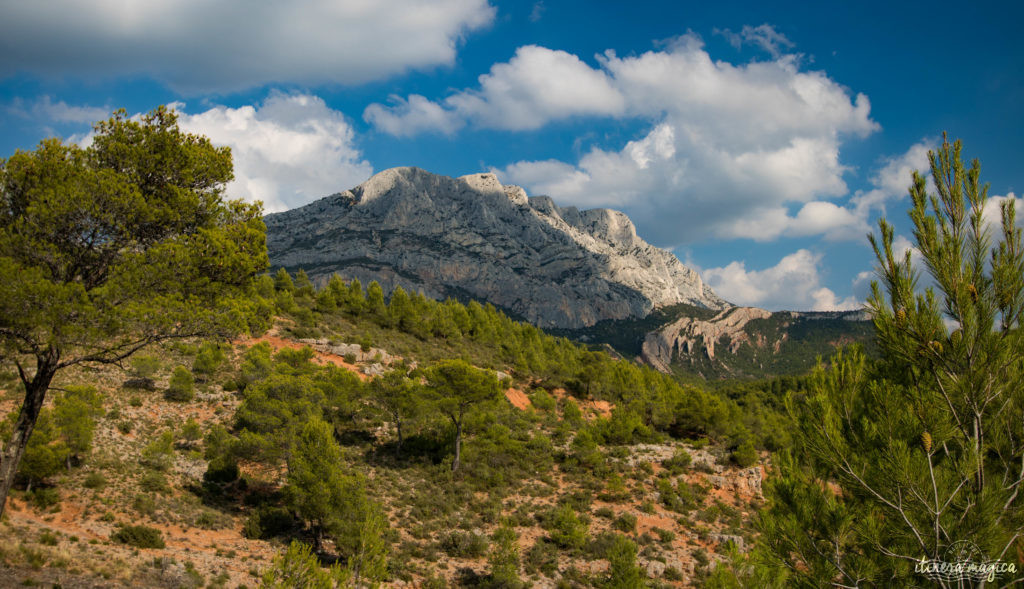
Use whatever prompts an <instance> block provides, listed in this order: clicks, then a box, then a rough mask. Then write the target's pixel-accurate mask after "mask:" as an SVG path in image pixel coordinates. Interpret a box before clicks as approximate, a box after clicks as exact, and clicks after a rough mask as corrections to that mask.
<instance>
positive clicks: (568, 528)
mask: <svg viewBox="0 0 1024 589" xmlns="http://www.w3.org/2000/svg"><path fill="white" fill-rule="evenodd" d="M587 528H588V526H587V524H586V523H584V522H583V521H580V518H579V517H578V516H577V515H576V512H575V511H573V509H572V507H570V506H569V505H562V506H561V507H559V508H557V509H555V511H554V513H553V514H552V515H551V518H550V521H549V522H548V533H549V535H550V538H551V541H552V542H554V543H555V544H557V545H558V546H561V547H562V548H582V547H583V545H584V544H586V542H587Z"/></svg>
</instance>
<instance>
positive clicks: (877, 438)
mask: <svg viewBox="0 0 1024 589" xmlns="http://www.w3.org/2000/svg"><path fill="white" fill-rule="evenodd" d="M960 154H961V147H960V143H959V142H956V143H954V144H952V145H951V144H950V143H949V142H948V141H945V139H944V141H943V144H942V146H941V148H940V149H939V150H938V151H937V152H929V161H930V164H931V176H932V179H933V180H934V184H935V187H936V190H937V194H929V193H928V191H927V186H928V185H927V182H926V180H925V178H924V176H922V175H921V174H918V173H916V172H915V173H914V177H913V184H912V186H911V188H910V195H911V198H912V201H913V209H912V210H911V211H910V218H911V220H912V222H913V225H914V237H915V239H916V242H917V249H918V251H919V252H920V255H921V259H922V261H923V263H924V267H925V269H926V270H927V273H928V276H929V278H930V279H931V281H932V282H933V285H932V286H929V287H928V288H926V289H924V292H919V290H918V286H919V277H920V274H919V272H918V269H917V268H916V267H915V263H914V259H913V255H912V253H911V252H909V251H908V252H906V253H905V254H904V255H903V256H898V255H897V252H895V251H894V249H893V244H894V241H895V238H894V234H895V231H894V229H893V227H892V226H891V225H889V224H888V223H887V222H886V221H885V220H882V221H880V222H879V226H880V234H881V235H880V237H876V236H871V243H872V245H873V246H874V249H875V253H876V256H877V258H878V263H879V267H878V274H879V276H880V278H881V284H879V283H877V282H876V283H874V284H873V285H872V295H871V297H870V299H869V301H868V306H869V308H870V310H871V312H872V314H873V315H874V323H875V329H876V332H877V340H878V344H879V348H880V350H881V353H882V358H881V361H880V362H878V363H877V365H872V364H870V363H868V362H867V360H866V358H865V357H864V355H863V353H861V352H860V351H858V350H852V351H848V352H846V353H843V354H840V355H838V356H836V357H835V358H833V359H832V361H831V365H830V366H828V367H819V368H818V369H817V370H816V371H815V373H814V374H813V376H812V378H811V379H810V381H809V386H808V390H807V391H806V393H805V395H801V396H800V397H792V401H791V403H790V410H791V413H792V415H793V418H794V425H795V426H796V428H797V435H796V444H797V448H798V449H799V450H800V456H801V459H800V460H797V459H796V458H794V457H793V456H796V454H794V455H793V456H790V455H782V456H780V457H779V459H778V460H777V463H778V472H779V476H778V477H774V478H773V479H771V480H770V481H769V484H768V486H767V492H766V495H767V496H768V497H769V499H770V503H769V509H768V510H767V512H766V513H765V514H764V517H763V518H762V521H761V528H762V531H763V538H764V540H765V544H766V546H768V547H769V548H770V550H771V554H772V556H773V559H774V563H775V564H776V565H777V566H778V565H781V567H784V568H785V569H786V570H788V572H789V575H790V583H791V584H792V585H794V586H797V585H799V586H806V587H812V586H822V585H827V584H841V585H845V586H876V585H882V584H885V585H893V586H897V585H898V586H910V585H916V584H920V583H924V582H927V578H926V577H925V576H923V575H922V574H921V573H919V572H917V571H915V567H916V566H917V564H918V563H919V562H920V561H921V560H922V559H927V560H942V559H943V558H947V557H948V554H947V551H949V550H950V549H951V547H952V546H953V545H955V544H956V543H958V542H968V543H971V544H973V545H974V546H976V547H977V548H978V550H979V551H980V554H981V555H982V557H983V558H985V559H988V560H992V561H996V560H1002V561H1012V560H1014V559H1016V558H1017V556H1016V555H1017V551H1019V550H1020V547H1021V545H1020V538H1021V537H1022V536H1024V493H1021V492H1020V491H1021V487H1024V430H1022V429H1021V423H1024V345H1022V344H1024V342H1022V341H1021V330H1020V321H1021V316H1022V312H1024V249H1022V247H1021V230H1020V228H1018V227H1016V221H1015V211H1014V208H1013V204H1012V202H1010V201H1007V202H1006V203H1004V204H1003V205H1002V207H1001V211H1000V213H1001V215H1000V217H1001V227H1000V228H998V230H997V231H996V234H995V235H993V232H992V228H991V227H989V225H988V223H987V222H986V215H985V212H986V203H987V186H983V185H982V184H981V182H980V180H979V175H980V165H979V164H978V162H977V160H975V161H974V162H973V163H972V165H971V166H970V167H967V166H965V165H964V163H963V161H962V160H961V155H960ZM883 289H884V293H883ZM933 580H934V581H935V582H937V583H938V584H939V585H940V586H958V585H959V584H960V583H961V582H962V581H963V580H962V579H953V580H950V579H948V578H946V579H941V578H938V579H933ZM1003 580H1006V579H1003ZM967 582H971V581H969V580H968V581H967Z"/></svg>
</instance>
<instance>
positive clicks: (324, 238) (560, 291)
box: [266, 168, 730, 328]
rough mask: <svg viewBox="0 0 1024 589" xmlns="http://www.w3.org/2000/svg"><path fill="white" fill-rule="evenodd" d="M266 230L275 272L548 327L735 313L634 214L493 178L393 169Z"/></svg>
mask: <svg viewBox="0 0 1024 589" xmlns="http://www.w3.org/2000/svg"><path fill="white" fill-rule="evenodd" d="M266 223H267V247H268V250H269V252H270V260H271V264H272V265H273V266H275V267H277V266H284V267H285V268H288V269H289V270H293V271H294V270H297V269H298V268H303V269H305V270H306V272H307V273H308V274H309V275H310V277H311V278H313V280H314V281H324V280H326V279H327V277H329V276H330V275H331V274H332V273H335V272H337V273H338V274H339V275H340V276H341V277H342V278H344V279H352V278H358V279H359V280H360V281H361V282H363V284H364V285H365V284H367V283H368V282H369V281H371V280H376V281H377V282H379V283H380V284H381V286H382V287H383V288H384V290H385V291H387V292H390V291H391V290H393V289H394V287H395V286H398V285H401V286H402V287H403V288H405V289H406V290H409V291H422V292H423V293H424V294H425V295H427V296H429V297H432V298H438V299H440V298H444V297H447V296H454V297H457V298H467V297H468V298H475V299H480V300H486V301H488V302H491V303H493V304H495V305H497V306H499V307H501V308H504V309H506V310H509V311H511V312H512V313H515V314H517V315H519V316H521V317H523V318H525V319H527V320H529V321H531V322H533V323H535V324H536V325H539V326H541V327H564V328H581V327H587V326H590V325H593V324H594V323H596V322H598V321H601V320H603V319H628V318H638V317H644V316H646V315H647V314H648V313H650V312H651V311H652V310H653V309H655V308H658V307H662V306H666V305H673V304H677V303H688V304H691V305H695V306H699V307H705V308H710V309H724V308H727V307H729V306H730V305H729V303H727V302H726V301H724V300H722V299H721V298H720V297H718V295H716V294H715V293H714V292H713V291H712V290H711V289H710V288H709V287H708V286H707V285H705V284H704V282H703V281H702V280H701V278H700V276H698V275H697V273H696V272H694V271H693V270H691V269H690V268H687V267H686V266H684V265H683V264H682V263H680V262H679V260H678V259H677V258H676V257H675V256H674V255H672V254H671V253H669V252H666V251H664V250H661V249H659V248H656V247H654V246H652V245H650V244H648V243H647V242H645V241H644V240H643V239H641V238H639V237H638V236H637V235H636V229H635V227H634V226H633V223H632V222H631V221H630V220H629V218H628V217H626V215H624V214H622V213H620V212H618V211H612V210H608V209H592V210H585V211H580V210H577V209H576V208H575V207H567V208H562V207H558V206H556V205H555V204H554V202H553V201H552V200H551V199H550V198H548V197H546V196H537V197H532V198H530V197H527V195H526V192H525V191H524V190H523V189H522V188H520V187H518V186H503V185H502V184H501V183H500V182H498V179H497V177H496V176H495V175H494V174H472V175H469V176H463V177H461V178H449V177H447V176H439V175H436V174H431V173H429V172H425V171H423V170H420V169H417V168H393V169H390V170H385V171H383V172H380V173H379V174H377V175H375V176H373V177H372V178H370V179H369V180H367V181H366V182H364V183H363V184H361V185H359V186H357V187H356V188H353V189H352V190H347V191H345V192H342V193H339V194H334V195H331V196H328V197H326V198H323V199H321V200H318V201H316V202H314V203H311V204H309V205H306V206H304V207H301V208H298V209H294V210H291V211H287V212H284V213H277V214H273V215H268V216H267V217H266Z"/></svg>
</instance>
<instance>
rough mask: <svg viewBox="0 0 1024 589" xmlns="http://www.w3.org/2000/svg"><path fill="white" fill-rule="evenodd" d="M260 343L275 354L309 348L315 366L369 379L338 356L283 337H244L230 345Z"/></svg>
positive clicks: (266, 335) (354, 366) (356, 367)
mask: <svg viewBox="0 0 1024 589" xmlns="http://www.w3.org/2000/svg"><path fill="white" fill-rule="evenodd" d="M261 342H266V343H268V344H270V349H272V350H274V351H275V352H276V351H277V350H280V349H281V348H289V349H291V350H301V349H302V348H309V349H311V350H313V361H314V362H316V363H317V364H320V365H321V366H323V365H325V364H333V365H334V366H338V367H339V368H344V369H346V370H349V371H351V372H354V373H355V374H356V376H358V377H359V380H366V379H368V378H369V377H368V376H366V375H365V374H363V373H362V372H360V371H359V367H358V366H356V365H354V364H349V363H348V362H346V361H345V359H344V358H342V357H341V356H338V355H337V354H327V353H325V352H320V351H317V350H316V349H315V348H313V347H312V346H308V345H306V344H300V343H298V342H293V341H291V340H287V339H284V338H283V337H278V336H276V335H271V334H270V333H267V334H265V335H261V336H259V337H246V338H241V339H237V340H235V341H234V342H232V343H234V344H235V345H236V346H247V347H248V346H255V345H256V344H258V343H261Z"/></svg>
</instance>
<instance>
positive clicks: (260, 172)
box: [174, 92, 373, 212]
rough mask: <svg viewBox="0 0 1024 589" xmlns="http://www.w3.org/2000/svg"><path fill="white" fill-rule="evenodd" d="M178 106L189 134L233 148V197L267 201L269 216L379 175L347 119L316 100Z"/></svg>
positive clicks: (276, 97) (279, 96) (282, 97)
mask: <svg viewBox="0 0 1024 589" xmlns="http://www.w3.org/2000/svg"><path fill="white" fill-rule="evenodd" d="M174 106H176V108H177V109H178V111H179V124H180V126H181V127H182V128H183V129H185V130H187V131H189V132H192V133H198V134H202V135H206V136H207V137H209V138H210V140H211V141H212V142H213V143H214V144H215V145H228V146H230V147H231V154H232V156H233V157H234V163H235V180H234V181H233V182H232V183H231V184H229V185H228V195H229V196H231V197H233V198H242V199H245V200H249V201H255V200H261V201H263V203H264V210H266V211H267V212H275V211H283V210H287V209H291V208H295V207H297V206H301V205H304V204H306V203H309V202H311V201H313V200H316V199H318V198H321V197H324V196H327V195H328V194H332V193H334V192H338V191H341V190H345V189H347V188H351V187H352V186H355V185H357V184H359V183H360V182H362V181H364V180H366V178H368V177H369V176H370V175H371V174H372V173H373V167H372V166H371V165H370V164H369V162H367V161H366V160H364V159H363V157H362V154H361V152H360V151H359V149H358V148H357V147H356V146H355V144H354V139H355V135H354V132H353V130H352V127H351V126H350V125H349V124H348V122H347V121H346V120H345V117H344V116H343V115H342V113H340V112H338V111H335V110H332V109H331V108H329V107H328V106H327V105H326V104H325V103H324V101H323V100H322V99H320V98H318V97H316V96H311V95H307V94H283V93H279V92H275V93H272V94H271V95H270V96H269V97H268V98H267V99H266V100H265V101H263V103H262V104H260V105H257V106H242V107H239V108H228V107H224V106H217V107H214V108H211V109H209V110H206V111H204V112H200V113H196V114H188V113H187V112H183V110H184V106H183V105H174Z"/></svg>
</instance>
